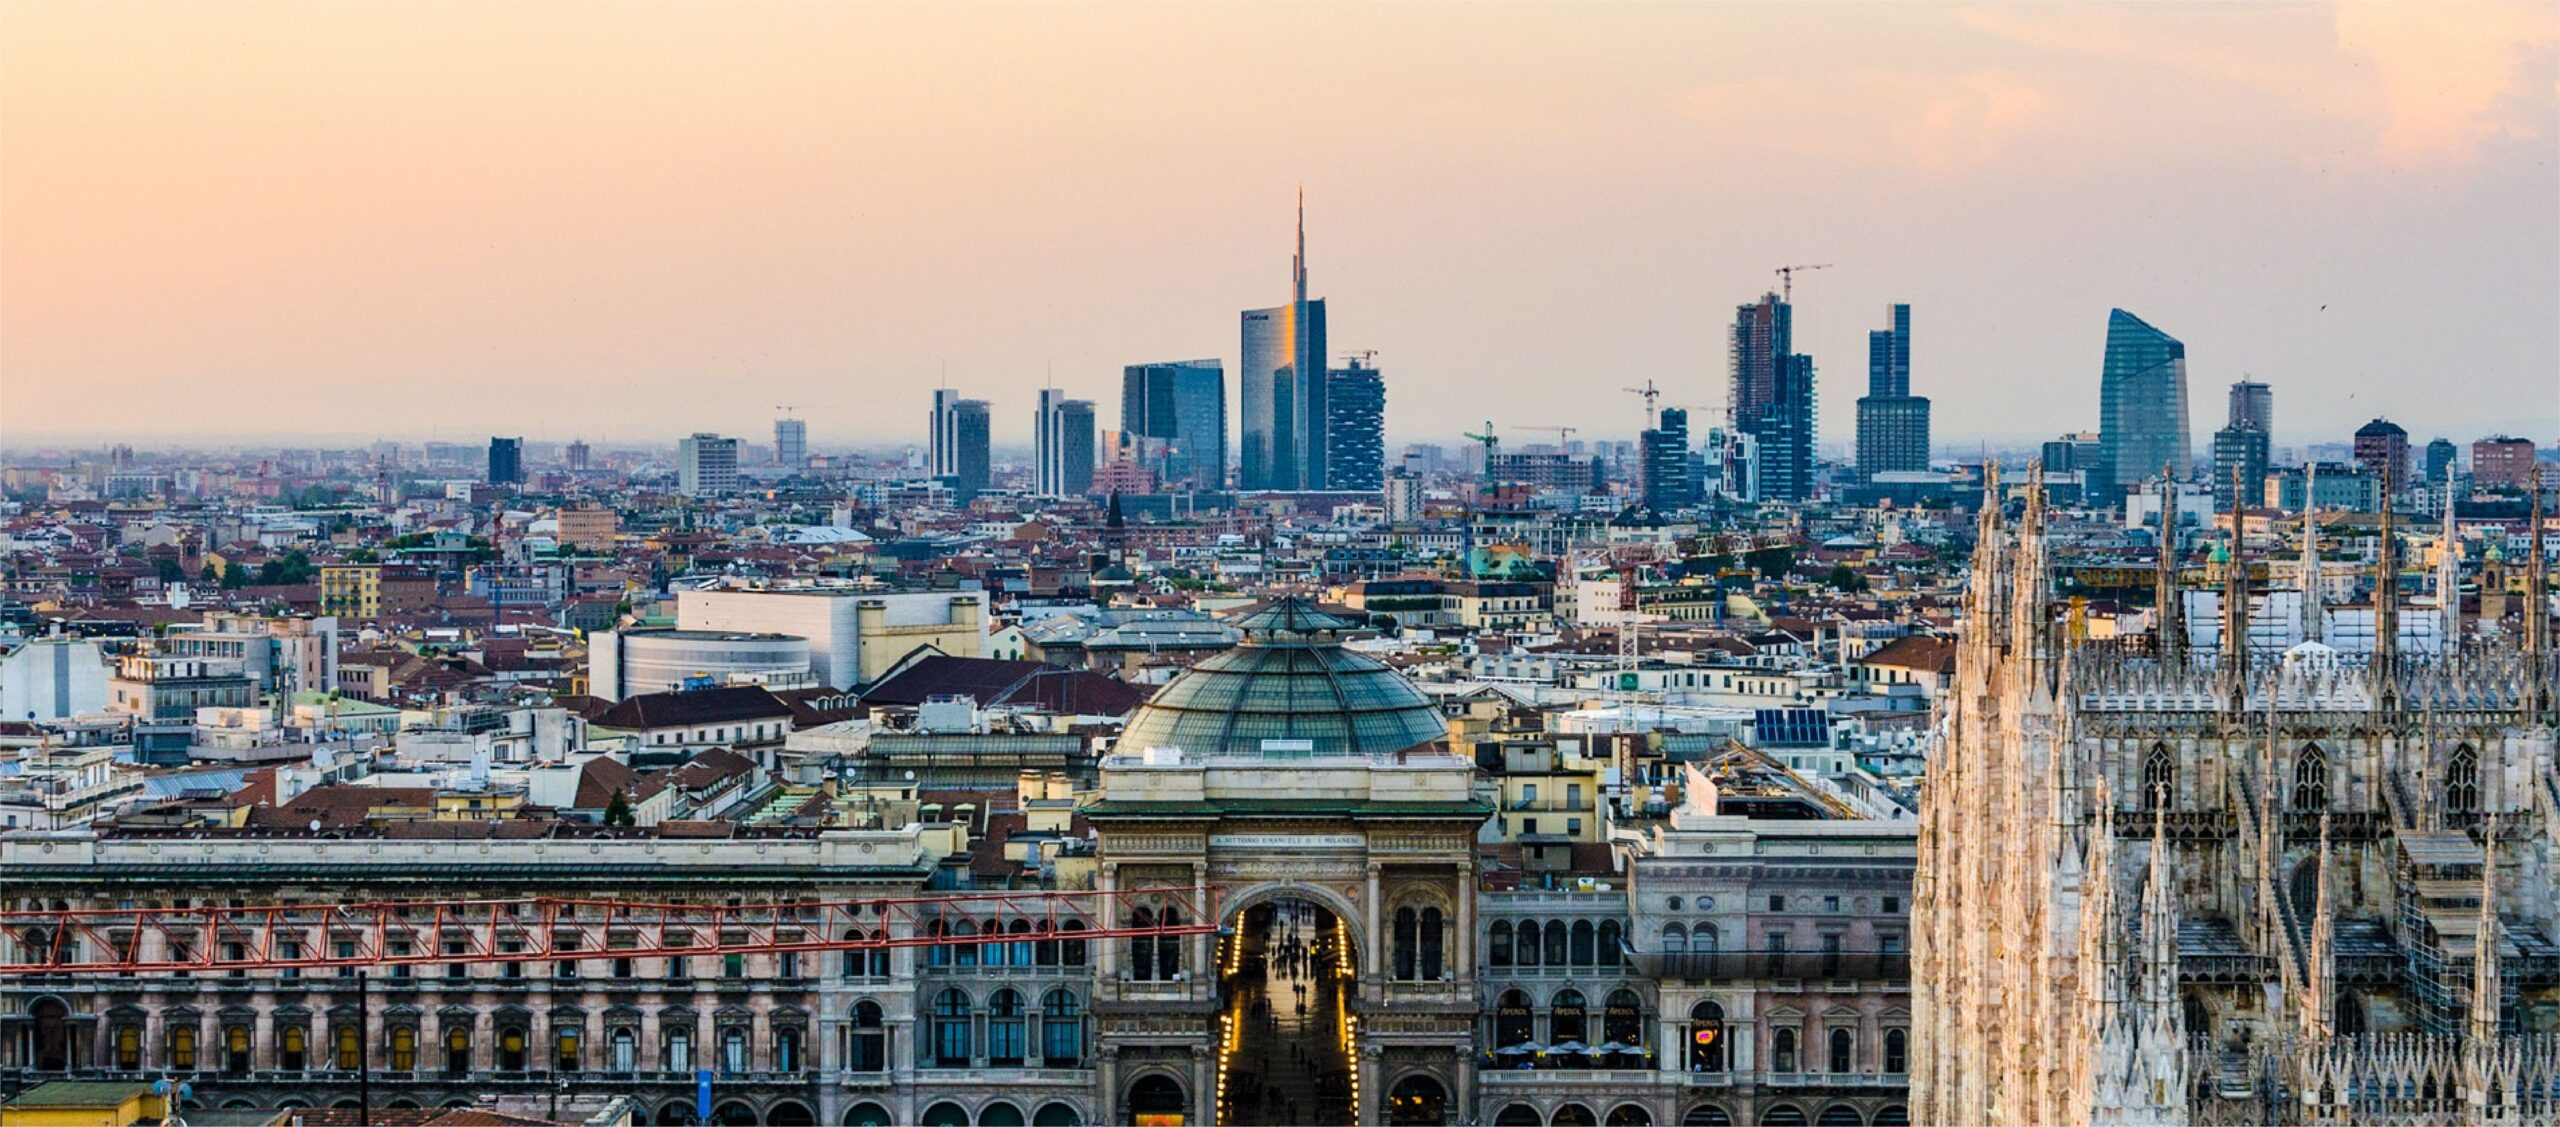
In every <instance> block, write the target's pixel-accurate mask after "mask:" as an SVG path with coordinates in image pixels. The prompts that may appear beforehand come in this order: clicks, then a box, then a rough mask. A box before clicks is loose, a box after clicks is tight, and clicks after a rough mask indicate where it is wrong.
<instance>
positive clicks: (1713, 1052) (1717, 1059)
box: [1689, 1002, 1724, 1072]
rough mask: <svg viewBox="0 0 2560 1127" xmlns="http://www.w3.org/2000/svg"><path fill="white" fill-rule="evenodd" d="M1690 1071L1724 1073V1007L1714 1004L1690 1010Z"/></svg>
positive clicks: (1704, 1004)
mask: <svg viewBox="0 0 2560 1127" xmlns="http://www.w3.org/2000/svg"><path fill="white" fill-rule="evenodd" d="M1689 1071H1691V1072H1722V1071H1724V1007H1723V1006H1719V1005H1717V1004H1715V1003H1714V1002H1700V1003H1698V1004H1697V1005H1695V1006H1692V1007H1690V1008H1689Z"/></svg>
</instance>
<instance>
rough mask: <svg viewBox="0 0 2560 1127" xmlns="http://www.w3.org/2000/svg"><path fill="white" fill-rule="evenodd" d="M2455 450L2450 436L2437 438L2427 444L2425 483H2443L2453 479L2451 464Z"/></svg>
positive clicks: (2456, 455) (2455, 455) (2456, 452)
mask: <svg viewBox="0 0 2560 1127" xmlns="http://www.w3.org/2000/svg"><path fill="white" fill-rule="evenodd" d="M2458 455H2459V451H2457V450H2456V449H2455V447H2454V445H2453V440H2452V439H2450V438H2439V439H2437V440H2435V441H2433V442H2430V443H2428V444H2427V484H2429V485H2443V484H2445V483H2446V482H2449V481H2452V480H2453V464H2454V460H2455V458H2456V457H2458Z"/></svg>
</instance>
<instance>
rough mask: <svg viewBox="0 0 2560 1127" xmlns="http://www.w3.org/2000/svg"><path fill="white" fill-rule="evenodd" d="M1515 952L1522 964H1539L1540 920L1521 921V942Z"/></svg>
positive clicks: (1532, 965) (1529, 965) (1526, 965)
mask: <svg viewBox="0 0 2560 1127" xmlns="http://www.w3.org/2000/svg"><path fill="white" fill-rule="evenodd" d="M1515 954H1516V955H1517V956H1518V958H1519V962H1520V965H1521V966H1524V967H1534V966H1536V965H1538V921H1536V920H1522V921H1520V943H1519V947H1518V949H1517V951H1516V952H1515Z"/></svg>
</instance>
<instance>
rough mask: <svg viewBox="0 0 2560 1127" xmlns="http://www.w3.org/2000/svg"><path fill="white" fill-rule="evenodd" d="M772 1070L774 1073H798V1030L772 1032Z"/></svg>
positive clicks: (785, 1029) (786, 1029) (788, 1029)
mask: <svg viewBox="0 0 2560 1127" xmlns="http://www.w3.org/2000/svg"><path fill="white" fill-rule="evenodd" d="M773 1070H774V1071H776V1072H798V1071H800V1031H799V1030H797V1029H790V1028H784V1029H777V1030H774V1031H773Z"/></svg>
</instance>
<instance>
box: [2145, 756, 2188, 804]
mask: <svg viewBox="0 0 2560 1127" xmlns="http://www.w3.org/2000/svg"><path fill="white" fill-rule="evenodd" d="M2177 794H2178V764H2177V761H2176V760H2174V759H2171V758H2170V757H2169V745H2167V744H2153V745H2152V746H2151V754H2150V755H2148V756H2146V757H2144V758H2143V760H2142V793H2141V794H2140V795H2139V796H2138V797H2139V799H2140V800H2141V804H2142V808H2143V809H2146V810H2148V809H2152V808H2155V807H2162V806H2167V805H2169V804H2170V801H2171V800H2172V799H2174V798H2176V797H2177Z"/></svg>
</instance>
